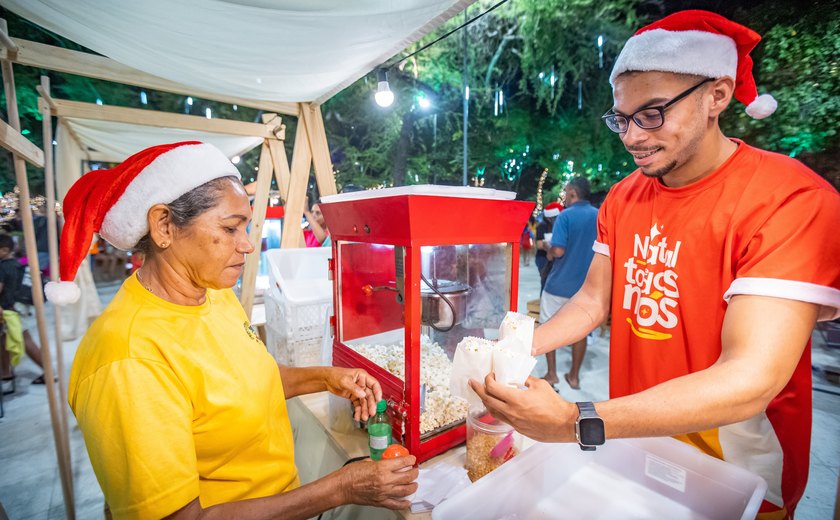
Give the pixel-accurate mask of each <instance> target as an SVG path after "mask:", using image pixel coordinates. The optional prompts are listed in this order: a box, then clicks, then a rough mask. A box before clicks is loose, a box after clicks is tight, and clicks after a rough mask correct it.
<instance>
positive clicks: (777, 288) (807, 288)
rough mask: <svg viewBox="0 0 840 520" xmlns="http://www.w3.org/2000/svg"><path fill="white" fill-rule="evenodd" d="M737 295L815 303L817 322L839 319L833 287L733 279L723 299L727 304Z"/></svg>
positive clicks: (839, 292) (839, 293)
mask: <svg viewBox="0 0 840 520" xmlns="http://www.w3.org/2000/svg"><path fill="white" fill-rule="evenodd" d="M737 294H752V295H755V296H772V297H774V298H785V299H788V300H797V301H801V302H808V303H816V304H819V305H820V306H821V307H820V311H819V314H818V316H817V319H818V320H819V321H830V320H834V319H837V318H840V290H838V289H835V288H834V287H828V286H825V285H817V284H815V283H808V282H797V281H794V280H780V279H778V278H754V277H745V278H737V279H735V281H733V282H732V285H730V286H729V289H727V291H726V293H725V294H724V295H723V299H724V300H726V302H727V303H729V299H730V298H732V297H733V296H735V295H737Z"/></svg>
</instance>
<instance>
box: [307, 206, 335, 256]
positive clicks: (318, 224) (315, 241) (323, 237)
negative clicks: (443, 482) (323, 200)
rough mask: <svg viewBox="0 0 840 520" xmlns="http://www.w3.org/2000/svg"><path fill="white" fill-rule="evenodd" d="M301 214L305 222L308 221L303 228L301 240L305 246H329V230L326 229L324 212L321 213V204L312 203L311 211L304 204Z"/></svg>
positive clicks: (330, 243) (330, 242)
mask: <svg viewBox="0 0 840 520" xmlns="http://www.w3.org/2000/svg"><path fill="white" fill-rule="evenodd" d="M303 216H304V217H306V222H308V223H309V227H308V228H307V229H304V230H303V240H304V242H305V243H306V247H329V246H331V245H332V241H331V240H330V231H329V230H328V229H327V221H326V220H325V219H324V214H323V213H321V206H320V205H318V204H313V205H312V210H311V211H309V210H307V209H306V207H305V206H304V210H303Z"/></svg>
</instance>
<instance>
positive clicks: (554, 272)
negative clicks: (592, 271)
mask: <svg viewBox="0 0 840 520" xmlns="http://www.w3.org/2000/svg"><path fill="white" fill-rule="evenodd" d="M564 191H565V193H566V210H565V211H563V212H562V213H560V215H559V216H558V217H557V219H556V220H555V221H554V226H553V228H552V234H551V247H550V249H549V250H548V256H547V258H548V260H549V261H551V262H552V263H553V265H552V267H551V272H549V273H548V277H547V279H546V282H545V289H544V290H543V293H542V296H541V297H540V323H546V322H547V321H548V320H549V319H550V318H551V317H552V316H554V314H555V313H556V312H557V311H558V310H560V309H561V308H562V307H563V305H565V304H566V303H568V301H569V298H571V297H572V296H574V295H575V293H576V292H578V290H580V287H581V286H582V285H583V280H584V279H585V278H586V272H587V271H588V270H589V264H590V263H591V262H592V256H593V254H594V253H593V251H592V243H593V242H595V236H596V233H595V230H596V228H597V226H596V223H597V220H598V210H597V209H595V208H593V207H592V205H591V204H589V192H590V187H589V181H587V180H586V179H584V178H583V177H575V178H573V179H572V180H570V181H569V182H568V184H566V186H565V188H564ZM585 355H586V336H584V337H583V338H581V339H579V340H578V341H575V342H574V343H573V344H572V367H571V370H569V372H567V373H566V374H564V377H565V379H566V383H568V385H569V386H570V387H572V388H573V389H575V390H578V389H580V366H581V365H582V364H583V357H584V356H585ZM545 359H546V364H547V365H548V372H547V373H546V374H545V376H544V377H543V379H545V380H546V381H548V383H549V384H550V385H552V386H553V385H556V384H557V383H558V378H557V360H556V358H555V356H554V350H550V351H548V352H546V353H545Z"/></svg>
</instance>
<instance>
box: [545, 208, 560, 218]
mask: <svg viewBox="0 0 840 520" xmlns="http://www.w3.org/2000/svg"><path fill="white" fill-rule="evenodd" d="M543 213H545V216H546V217H548V218H551V217H556V216H557V215H559V214H560V210H559V209H554V208H552V209H547V210H544V211H543Z"/></svg>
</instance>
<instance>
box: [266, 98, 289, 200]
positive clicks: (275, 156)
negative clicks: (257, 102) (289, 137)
mask: <svg viewBox="0 0 840 520" xmlns="http://www.w3.org/2000/svg"><path fill="white" fill-rule="evenodd" d="M275 119H279V116H277V114H263V123H265V124H271V123H274V122H275ZM280 131H281V133H280V135H278V136H277V140H273V139H272V140H270V141H268V149H269V151H270V152H271V162H272V164H273V165H274V179H275V180H276V181H277V189H278V190H280V198H281V199H283V204H286V200H287V199H288V198H289V179H290V178H291V173H290V171H289V159H288V157H287V156H286V144H285V141H286V125H280Z"/></svg>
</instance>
